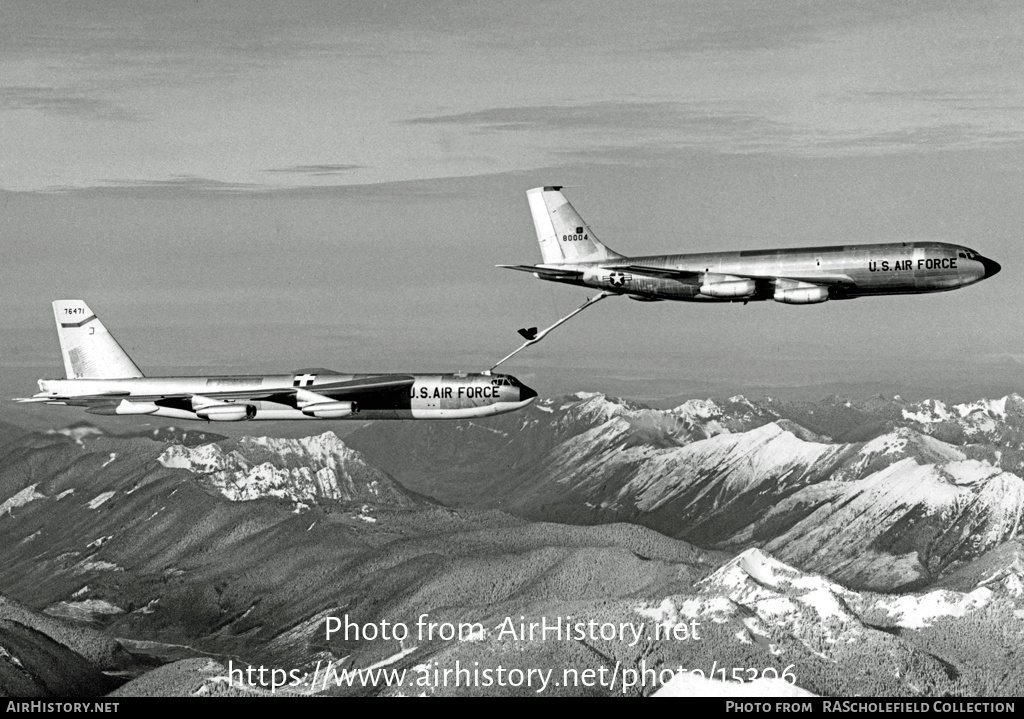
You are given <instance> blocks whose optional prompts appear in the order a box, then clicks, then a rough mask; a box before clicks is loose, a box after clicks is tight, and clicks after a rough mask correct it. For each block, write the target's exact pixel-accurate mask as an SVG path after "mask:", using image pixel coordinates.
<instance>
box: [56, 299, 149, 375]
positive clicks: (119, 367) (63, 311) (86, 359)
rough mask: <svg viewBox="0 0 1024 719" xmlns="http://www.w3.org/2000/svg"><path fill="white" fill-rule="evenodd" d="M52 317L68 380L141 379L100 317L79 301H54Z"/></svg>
mask: <svg viewBox="0 0 1024 719" xmlns="http://www.w3.org/2000/svg"><path fill="white" fill-rule="evenodd" d="M53 317H54V319H55V320H56V321H57V337H58V338H59V339H60V352H61V355H63V357H64V373H65V376H67V378H68V379H122V378H126V377H143V376H144V375H143V374H142V372H140V371H139V368H138V367H136V366H135V363H134V362H132V358H131V357H129V356H128V353H127V352H125V351H124V350H123V349H121V345H119V344H118V343H117V340H115V339H114V336H113V335H112V334H110V333H109V332H107V328H106V327H104V326H103V323H102V322H100V320H99V317H97V316H96V315H95V313H93V311H92V310H90V309H89V305H87V304H85V302H83V301H82V300H55V301H54V303H53Z"/></svg>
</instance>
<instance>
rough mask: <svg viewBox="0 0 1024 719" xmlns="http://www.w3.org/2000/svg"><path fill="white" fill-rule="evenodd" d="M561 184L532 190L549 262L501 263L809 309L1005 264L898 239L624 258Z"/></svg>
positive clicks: (577, 279)
mask: <svg viewBox="0 0 1024 719" xmlns="http://www.w3.org/2000/svg"><path fill="white" fill-rule="evenodd" d="M561 190H562V188H561V187H559V186H552V187H535V188H533V189H532V190H528V191H527V193H526V197H527V200H528V201H529V204H530V213H531V214H532V215H533V225H534V228H535V229H536V232H537V241H538V242H539V244H540V251H541V256H542V258H543V260H544V261H543V262H542V263H541V264H539V265H498V267H505V268H508V269H513V270H521V271H523V272H529V273H531V274H533V275H534V276H535V277H538V278H540V279H542V280H549V281H552V282H562V283H566V284H570V285H581V286H584V287H594V288H598V289H601V290H603V291H604V292H606V293H614V294H619V295H626V296H628V297H630V298H631V299H634V300H640V301H644V302H657V301H660V300H682V301H697V302H744V303H746V302H753V301H758V300H774V301H776V302H782V303H784V304H790V305H809V304H815V303H819V302H826V301H828V300H830V299H832V300H847V299H854V298H856V297H869V296H873V295H901V294H921V293H926V292H944V291H947V290H955V289H958V288H960V287H966V286H967V285H972V284H974V283H975V282H980V281H981V280H983V279H985V278H986V277H991V276H992V275H994V274H996V273H997V272H999V270H1000V267H999V264H998V263H996V262H994V261H993V260H990V259H988V258H986V257H983V256H982V255H980V254H979V253H977V252H975V251H974V250H972V249H969V248H967V247H962V246H960V245H953V244H948V243H945V242H891V243H886V244H865V245H837V246H828V247H803V248H792V249H789V248H786V249H767V250H746V251H743V252H704V253H699V254H685V255H652V256H646V257H626V256H624V255H620V254H619V253H617V252H614V251H613V250H610V249H609V248H608V247H607V246H605V245H604V244H602V243H601V242H600V241H599V240H598V239H597V237H596V236H595V235H594V231H593V230H592V229H591V228H590V227H589V226H588V225H587V223H586V222H584V221H583V218H582V217H580V215H579V213H577V212H576V210H575V209H573V206H572V205H570V204H569V202H568V200H566V199H565V196H564V195H563V194H562V192H561Z"/></svg>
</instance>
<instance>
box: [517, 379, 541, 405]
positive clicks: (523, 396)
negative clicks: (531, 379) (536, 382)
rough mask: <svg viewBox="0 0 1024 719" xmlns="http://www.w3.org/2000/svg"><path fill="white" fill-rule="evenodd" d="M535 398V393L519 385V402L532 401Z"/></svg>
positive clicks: (523, 385)
mask: <svg viewBox="0 0 1024 719" xmlns="http://www.w3.org/2000/svg"><path fill="white" fill-rule="evenodd" d="M536 396H537V393H536V392H534V391H533V390H532V389H530V388H529V387H527V386H526V385H525V384H522V383H520V384H519V401H520V402H525V401H526V400H528V399H533V398H534V397H536Z"/></svg>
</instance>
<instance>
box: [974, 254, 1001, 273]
mask: <svg viewBox="0 0 1024 719" xmlns="http://www.w3.org/2000/svg"><path fill="white" fill-rule="evenodd" d="M978 261H979V262H980V263H981V264H982V266H983V267H984V268H985V277H991V276H992V275H994V274H996V273H998V272H999V270H1001V269H1003V268H1002V267H1000V266H999V263H998V262H996V261H995V260H990V259H988V258H987V257H983V256H981V255H979V256H978Z"/></svg>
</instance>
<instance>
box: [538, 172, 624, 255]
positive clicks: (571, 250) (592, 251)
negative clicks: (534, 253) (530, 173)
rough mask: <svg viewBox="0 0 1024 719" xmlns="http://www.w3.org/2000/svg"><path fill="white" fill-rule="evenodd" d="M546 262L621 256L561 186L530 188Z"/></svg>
mask: <svg viewBox="0 0 1024 719" xmlns="http://www.w3.org/2000/svg"><path fill="white" fill-rule="evenodd" d="M526 199H527V200H528V201H529V203H530V213H531V214H532V215H533V226H534V228H535V229H536V230H537V242H538V243H539V244H540V252H541V255H542V256H543V258H544V264H555V265H561V264H572V263H576V262H601V261H603V260H616V259H620V258H621V257H622V255H620V254H619V253H617V252H613V251H612V250H610V249H608V248H607V247H606V246H605V245H603V244H602V243H601V242H600V241H599V240H598V239H597V237H596V236H595V235H594V232H593V230H591V229H590V226H589V225H587V223H586V222H584V221H583V218H582V217H580V215H579V213H578V212H576V210H575V209H574V208H573V206H572V205H570V204H569V201H568V200H567V199H565V195H563V194H562V188H561V187H559V186H549V187H534V188H533V189H532V190H527V191H526Z"/></svg>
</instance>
